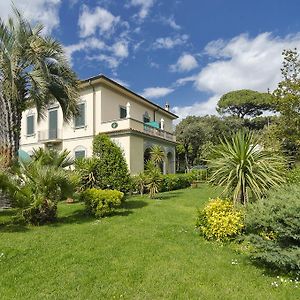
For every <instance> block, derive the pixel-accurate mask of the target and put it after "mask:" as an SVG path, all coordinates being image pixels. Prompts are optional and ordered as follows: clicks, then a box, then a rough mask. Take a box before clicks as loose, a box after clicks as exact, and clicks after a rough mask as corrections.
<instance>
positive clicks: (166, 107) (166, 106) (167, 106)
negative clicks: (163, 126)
mask: <svg viewBox="0 0 300 300" xmlns="http://www.w3.org/2000/svg"><path fill="white" fill-rule="evenodd" d="M165 110H167V111H169V110H170V104H169V103H168V101H167V102H166V104H165Z"/></svg>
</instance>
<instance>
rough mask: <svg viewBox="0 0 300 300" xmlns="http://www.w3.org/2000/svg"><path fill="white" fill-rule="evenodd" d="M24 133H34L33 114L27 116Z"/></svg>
mask: <svg viewBox="0 0 300 300" xmlns="http://www.w3.org/2000/svg"><path fill="white" fill-rule="evenodd" d="M26 134H27V135H33V134H34V115H30V116H27V129H26Z"/></svg>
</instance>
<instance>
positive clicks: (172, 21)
mask: <svg viewBox="0 0 300 300" xmlns="http://www.w3.org/2000/svg"><path fill="white" fill-rule="evenodd" d="M161 21H162V22H163V23H164V24H166V25H169V26H170V27H171V28H173V29H175V30H180V29H181V26H179V25H178V24H177V23H176V22H175V19H174V16H171V17H169V18H166V17H162V18H161Z"/></svg>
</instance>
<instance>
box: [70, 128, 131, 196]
mask: <svg viewBox="0 0 300 300" xmlns="http://www.w3.org/2000/svg"><path fill="white" fill-rule="evenodd" d="M75 165H76V170H77V171H78V172H79V174H80V177H81V188H82V189H86V188H99V189H116V190H119V191H122V192H127V191H128V190H129V188H130V175H129V170H128V166H127V163H126V160H125V158H124V155H123V152H122V150H121V148H120V147H119V146H118V145H117V144H115V143H114V142H113V141H112V140H111V139H110V138H109V137H108V136H107V135H105V134H98V135H96V136H95V137H94V140H93V157H90V158H83V159H80V160H77V161H75Z"/></svg>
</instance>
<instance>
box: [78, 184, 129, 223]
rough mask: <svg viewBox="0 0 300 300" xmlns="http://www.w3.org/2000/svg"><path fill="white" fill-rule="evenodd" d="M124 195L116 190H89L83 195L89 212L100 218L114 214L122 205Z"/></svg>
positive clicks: (82, 197)
mask: <svg viewBox="0 0 300 300" xmlns="http://www.w3.org/2000/svg"><path fill="white" fill-rule="evenodd" d="M123 197H124V194H123V193H122V192H119V191H116V190H98V189H95V188H92V189H87V190H85V191H84V192H82V193H81V196H80V198H81V200H82V201H84V202H85V205H86V209H87V211H88V212H89V213H90V214H91V215H94V216H96V217H98V218H102V217H105V216H108V215H110V214H112V213H113V212H114V211H115V209H116V208H118V207H119V206H120V205H121V203H122V199H123Z"/></svg>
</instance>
